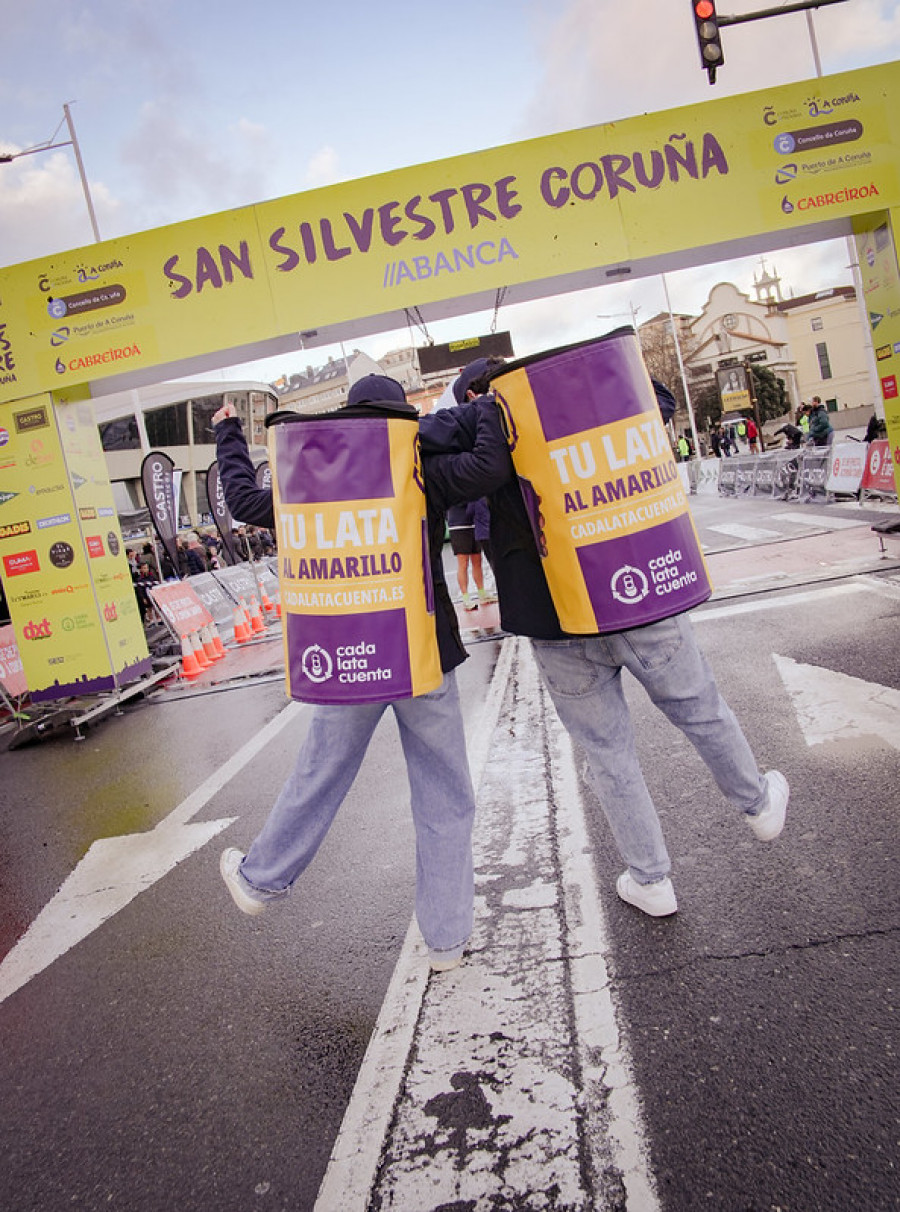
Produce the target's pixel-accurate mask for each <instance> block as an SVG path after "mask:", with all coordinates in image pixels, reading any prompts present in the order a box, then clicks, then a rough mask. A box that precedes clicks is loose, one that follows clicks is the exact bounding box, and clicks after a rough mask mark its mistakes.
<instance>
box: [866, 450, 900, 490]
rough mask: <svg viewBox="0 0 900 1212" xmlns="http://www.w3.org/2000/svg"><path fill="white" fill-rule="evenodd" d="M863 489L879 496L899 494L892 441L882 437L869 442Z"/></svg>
mask: <svg viewBox="0 0 900 1212" xmlns="http://www.w3.org/2000/svg"><path fill="white" fill-rule="evenodd" d="M862 490H863V492H865V493H872V494H873V495H877V496H882V497H883V496H888V497H890V496H893V497H896V496H897V481H896V473H895V468H894V460H893V457H892V455H891V444H890V442H887V441H885V440H884V439H881V440H880V441H878V442H870V443H869V451H868V457H867V458H866V467H865V471H864V472H863V479H862Z"/></svg>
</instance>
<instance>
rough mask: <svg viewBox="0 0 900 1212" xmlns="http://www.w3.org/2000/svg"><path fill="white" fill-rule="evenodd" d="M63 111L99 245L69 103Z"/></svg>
mask: <svg viewBox="0 0 900 1212" xmlns="http://www.w3.org/2000/svg"><path fill="white" fill-rule="evenodd" d="M63 111H64V112H65V115H66V125H67V126H68V128H69V136H70V139H71V142H72V150H73V151H74V152H75V162H76V164H77V165H78V175H79V176H80V177H81V188H82V189H83V190H84V200H85V202H86V203H87V208H88V214H89V215H90V217H91V227H92V228H93V232H94V239H95V240H96V241H97V243H98V244H99V243H100V228H99V227H98V226H97V216H96V215H95V214H94V203H93V202H92V201H91V191H90V190H89V189H88V183H87V175H86V174H85V171H84V162H83V160H82V159H81V148H80V147H79V146H78V139H77V137H76V135H75V123H74V122H73V121H72V115H71V113H70V112H69V105H68V102H67V103H66V104H65V105H64V106H63Z"/></svg>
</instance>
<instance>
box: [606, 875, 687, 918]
mask: <svg viewBox="0 0 900 1212" xmlns="http://www.w3.org/2000/svg"><path fill="white" fill-rule="evenodd" d="M616 892H618V894H619V896H620V897H621V898H622V900H623V901H627V902H628V904H629V905H634V907H635V908H636V909H640V910H642V911H643V912H644V913H647V914H649V915H650V917H668V916H669V915H670V914H671V913H675V912H676V911H677V909H678V901H677V900H676V899H675V889H674V888H673V887H672V881H671V880H670V879H669V877H668V876H666V878H665V879H663V880H657V881H656V883H654V884H639V883H638V882H637V880H636V879H633V878H632V875H631V872H630V871H623V872H622V874H621V875H620V876H619V878H618V879H617V880H616Z"/></svg>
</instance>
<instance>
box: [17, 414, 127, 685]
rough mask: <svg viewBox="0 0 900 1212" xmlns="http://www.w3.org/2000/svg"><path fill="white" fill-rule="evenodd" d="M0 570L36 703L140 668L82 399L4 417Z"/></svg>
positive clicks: (97, 448)
mask: <svg viewBox="0 0 900 1212" xmlns="http://www.w3.org/2000/svg"><path fill="white" fill-rule="evenodd" d="M8 422H9V423H8V426H7V432H8V434H9V439H8V441H7V443H6V444H5V445H4V448H3V449H4V453H5V454H6V455H7V457H8V461H7V465H6V467H5V469H4V476H3V483H4V491H3V492H2V493H0V569H2V576H3V582H4V588H5V591H6V598H7V602H8V604H9V610H10V615H11V618H12V623H13V626H14V628H15V632H16V636H17V638H18V642H19V651H20V656H21V661H22V667H23V671H24V676H25V678H26V679H27V683H28V686H29V689H30V691H31V696H32V698H33V699H35V700H36V701H40V700H42V699H54V698H63V697H66V696H68V695H75V694H86V693H92V692H97V691H102V690H107V689H111V688H113V687H114V686H116V685H118V684H120V683H122V682H128V681H131V680H133V679H134V678H136V677H138V676H140V674H142V673H144V672H145V671H147V670H148V669H149V668H150V660H149V655H148V652H147V645H146V641H145V639H144V631H143V627H142V625H141V621H140V617H139V613H138V609H137V603H136V600H135V596H134V589H133V587H132V581H131V573H130V570H129V568H128V560H127V558H126V556H125V552H124V548H123V545H122V536H121V532H120V530H119V523H118V519H117V517H116V511H115V507H114V505H113V498H112V491H111V489H110V485H109V478H108V475H107V470H106V460H105V458H104V455H103V449H102V447H101V445H100V438H99V435H98V433H97V426H96V423H95V421H94V412H93V408H92V406H91V404H90V402H89V401H72V402H70V403H67V404H58V405H54V404H53V402H52V401H51V399H50V397H49V396H43V397H32V398H31V399H28V400H23V401H22V402H21V404H19V405H14V406H13V407H12V408H11V409H10V410H8Z"/></svg>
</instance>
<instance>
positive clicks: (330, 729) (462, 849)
mask: <svg viewBox="0 0 900 1212" xmlns="http://www.w3.org/2000/svg"><path fill="white" fill-rule="evenodd" d="M388 707H392V708H393V710H394V715H395V716H396V718H397V726H398V728H399V730H400V741H401V744H402V746H403V753H404V755H405V757H406V770H407V775H408V777H409V788H410V797H411V807H412V815H413V823H414V825H415V831H416V917H417V919H418V922H419V929H420V930H421V931H422V936H423V938H424V939H425V942H426V943H427V944H428V946H429V948H431V950H433V951H453V950H455V949H457V948H459V947H460V946H462V944H463V943H465V942H466V940H467V939H468V937H469V935H470V934H471V932H472V908H473V897H474V876H473V868H472V825H473V822H474V819H475V796H474V793H473V791H472V780H471V777H470V774H469V762H468V758H467V756H466V738H465V733H464V731H463V721H462V712H461V711H460V706H459V691H458V689H457V685H456V676H455V673H454V672H452V671H451V672H450V673H447V674H445V675H444V680H443V681H442V683H441V685H440V686H439V687H438V688H437V690H434V691H432V693H431V694H425V695H420V696H419V697H417V698H410V699H398V700H397V701H396V702H393V703H371V704H354V705H350V706H339V707H332V706H324V707H323V706H319V707H315V708H314V709H313V714H312V720H311V721H310V726H309V732H308V733H307V735H306V738H305V740H304V742H303V745H302V747H301V749H300V753H299V755H298V757H297V762H296V764H295V766H294V770H293V772H292V773H291V774H290V776H289V777H288V779H287V782H286V783H285V784H284V786H283V788H282V789H281V793H280V795H279V796H278V799H277V800H276V801H275V804H274V806H273V807H272V811H271V812H270V813H269V816H268V819H267V820H266V823H265V825H263V828H262V831H261V832H260V834H259V836H258V837H257V838H256V839H255V841H254V842H253V844H252V845H251V847H250V849H249V851H248V852H247V855H246V857H245V859H244V861H243V863H242V864H241V867H240V875H241V877H242V878H243V880H244V881H245V882H246V883H247V884H248V885H249V889H250V892H251V894H255V895H256V896H257V897H258V898H259V899H261V900H271V899H273V898H275V897H281V896H285V895H286V894H287V892H289V891H290V888H291V885H292V884H293V883H294V881H295V880H296V879H297V878H298V877H299V876H300V875H301V874H302V873H303V872H304V871H305V870H306V868H307V867H308V866H309V864H310V863H311V862H312V860H313V858H314V857H315V854H316V851H317V850H318V849H319V846H320V845H321V844H322V842H323V841H324V839H325V835H326V833H327V832H328V830H329V828H330V827H331V823H332V821H333V820H334V818H335V815H336V814H337V810H338V808H340V806H341V804H342V803H343V801H344V798H345V797H346V795H347V792H348V791H349V790H350V787H351V784H352V783H353V780H354V779H355V778H356V775H357V772H358V771H359V768H360V766H361V764H362V760H363V758H364V756H365V753H366V750H367V748H368V746H369V741H370V740H371V739H372V734H373V732H374V731H375V728H376V726H377V724H378V721H379V720H380V719H381V717H382V715H383V714H384V712H385V710H386V709H387V708H388ZM372 807H373V811H376V812H377V811H378V803H377V796H376V797H375V803H373V805H372Z"/></svg>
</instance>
